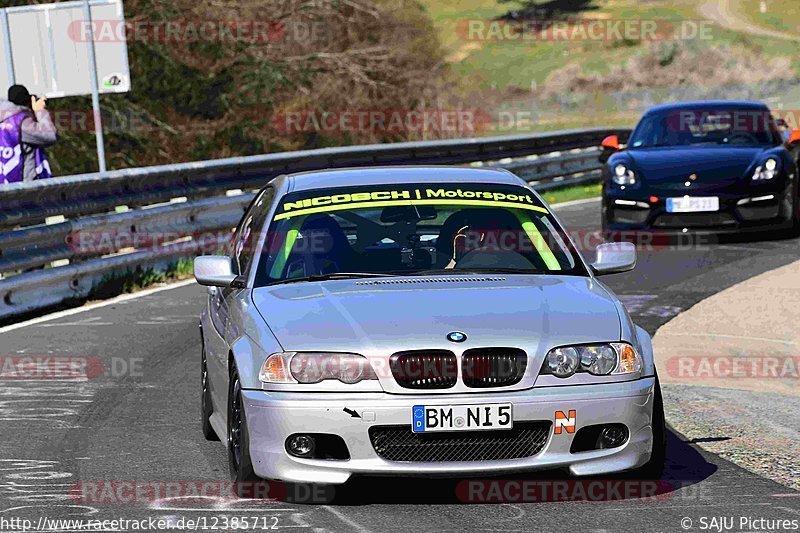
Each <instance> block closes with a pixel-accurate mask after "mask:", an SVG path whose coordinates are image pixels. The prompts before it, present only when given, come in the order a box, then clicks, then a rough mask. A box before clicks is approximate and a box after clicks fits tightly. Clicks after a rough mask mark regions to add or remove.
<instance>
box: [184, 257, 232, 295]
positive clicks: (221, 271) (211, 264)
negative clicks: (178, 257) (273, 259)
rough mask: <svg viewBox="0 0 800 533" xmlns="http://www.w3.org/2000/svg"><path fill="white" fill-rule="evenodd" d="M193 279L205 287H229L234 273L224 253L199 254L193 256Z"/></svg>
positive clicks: (229, 259)
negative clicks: (198, 255)
mask: <svg viewBox="0 0 800 533" xmlns="http://www.w3.org/2000/svg"><path fill="white" fill-rule="evenodd" d="M194 279H196V280H197V283H199V284H200V285H205V286H206V287H230V286H231V283H233V280H235V279H236V274H234V273H233V264H232V263H231V258H230V257H228V256H226V255H201V256H200V257H195V258H194Z"/></svg>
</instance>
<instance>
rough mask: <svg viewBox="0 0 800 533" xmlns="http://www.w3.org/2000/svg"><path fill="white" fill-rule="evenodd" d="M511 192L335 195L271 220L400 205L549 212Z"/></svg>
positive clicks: (283, 209) (283, 210)
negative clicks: (502, 208) (501, 208)
mask: <svg viewBox="0 0 800 533" xmlns="http://www.w3.org/2000/svg"><path fill="white" fill-rule="evenodd" d="M513 190H515V191H519V192H510V188H509V189H507V190H506V191H504V192H501V191H491V190H471V189H466V188H447V187H438V186H433V187H429V186H412V187H409V188H405V189H394V190H375V191H363V192H337V193H335V194H326V195H320V196H313V197H310V198H301V199H297V200H293V201H284V202H283V204H282V205H281V206H280V207H279V208H278V212H277V214H276V215H275V217H274V220H276V221H277V220H283V219H286V218H291V217H295V216H301V215H311V214H315V213H330V212H334V211H342V210H350V209H360V208H379V207H393V206H403V205H416V206H422V205H450V206H467V207H469V206H471V207H505V208H511V209H525V210H528V211H537V212H539V213H547V212H548V211H547V209H545V208H544V207H541V206H540V205H537V202H536V200H535V198H534V197H533V196H532V195H531V194H530V193H529V192H528V191H526V190H525V189H522V188H514V189H513Z"/></svg>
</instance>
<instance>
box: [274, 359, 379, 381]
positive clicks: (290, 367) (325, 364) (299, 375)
mask: <svg viewBox="0 0 800 533" xmlns="http://www.w3.org/2000/svg"><path fill="white" fill-rule="evenodd" d="M258 378H259V380H261V381H262V382H263V383H304V384H313V383H319V382H321V381H324V380H326V379H333V380H338V381H341V382H342V383H346V384H354V383H358V382H359V381H363V380H366V379H378V376H377V375H376V374H375V372H374V371H373V370H372V366H371V365H370V363H369V360H368V359H367V358H366V357H364V356H362V355H358V354H354V353H325V352H281V353H275V354H272V355H270V356H269V357H267V360H266V361H264V365H263V366H262V368H261V372H260V373H259V375H258Z"/></svg>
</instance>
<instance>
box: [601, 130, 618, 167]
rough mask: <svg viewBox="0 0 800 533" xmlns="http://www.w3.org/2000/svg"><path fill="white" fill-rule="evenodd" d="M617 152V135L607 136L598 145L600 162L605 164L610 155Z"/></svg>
mask: <svg viewBox="0 0 800 533" xmlns="http://www.w3.org/2000/svg"><path fill="white" fill-rule="evenodd" d="M614 152H619V137H618V136H617V135H609V136H608V137H606V138H605V139H603V141H602V142H601V143H600V162H601V163H605V162H606V161H608V158H609V157H611V154H613V153H614Z"/></svg>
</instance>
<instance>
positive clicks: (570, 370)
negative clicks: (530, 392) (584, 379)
mask: <svg viewBox="0 0 800 533" xmlns="http://www.w3.org/2000/svg"><path fill="white" fill-rule="evenodd" d="M641 370H642V357H641V356H640V355H639V353H638V352H637V351H636V348H634V347H633V346H631V345H630V344H628V343H626V342H612V343H602V344H587V345H581V346H562V347H560V348H553V349H552V350H550V351H549V352H547V355H546V356H545V358H544V364H543V365H542V374H551V375H553V376H555V377H557V378H568V377H570V376H572V375H574V374H575V373H576V372H588V373H589V374H592V375H595V376H609V375H622V374H635V373H637V372H640V371H641Z"/></svg>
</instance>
